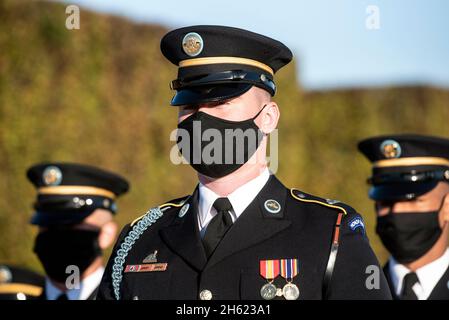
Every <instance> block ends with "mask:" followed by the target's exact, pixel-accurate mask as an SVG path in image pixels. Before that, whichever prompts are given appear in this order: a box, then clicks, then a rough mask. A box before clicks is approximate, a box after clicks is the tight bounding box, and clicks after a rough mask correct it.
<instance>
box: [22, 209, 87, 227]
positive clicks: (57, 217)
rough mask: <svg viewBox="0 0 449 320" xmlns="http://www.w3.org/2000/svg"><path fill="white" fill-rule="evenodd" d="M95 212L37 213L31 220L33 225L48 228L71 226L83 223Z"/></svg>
mask: <svg viewBox="0 0 449 320" xmlns="http://www.w3.org/2000/svg"><path fill="white" fill-rule="evenodd" d="M94 210H95V208H93V210H82V211H80V210H70V211H65V212H42V211H37V212H36V213H35V214H34V215H33V217H32V218H31V221H30V223H31V224H33V225H37V226H41V227H48V226H54V225H70V224H78V223H81V222H82V221H83V220H84V219H85V218H86V217H88V216H89V215H90V214H91V213H92V212H93V211H94Z"/></svg>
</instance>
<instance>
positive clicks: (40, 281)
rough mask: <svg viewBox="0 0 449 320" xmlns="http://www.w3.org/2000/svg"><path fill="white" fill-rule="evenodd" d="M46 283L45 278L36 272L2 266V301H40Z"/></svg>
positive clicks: (0, 271) (0, 274) (0, 270)
mask: <svg viewBox="0 0 449 320" xmlns="http://www.w3.org/2000/svg"><path fill="white" fill-rule="evenodd" d="M44 283H45V278H44V277H43V276H41V275H40V274H38V273H36V272H33V271H30V270H27V269H24V268H19V267H15V266H10V265H4V264H0V300H36V299H39V298H40V296H41V294H42V291H43V287H44Z"/></svg>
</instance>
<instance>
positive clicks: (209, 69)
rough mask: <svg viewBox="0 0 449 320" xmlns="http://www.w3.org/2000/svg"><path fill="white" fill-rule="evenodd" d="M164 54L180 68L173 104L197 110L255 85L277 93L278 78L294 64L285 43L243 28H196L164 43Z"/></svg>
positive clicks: (176, 32) (183, 30) (174, 33)
mask: <svg viewBox="0 0 449 320" xmlns="http://www.w3.org/2000/svg"><path fill="white" fill-rule="evenodd" d="M161 51H162V54H163V55H164V56H165V57H166V58H167V59H168V60H170V61H171V62H172V63H173V64H175V65H177V66H178V67H179V69H178V78H177V79H176V80H174V81H172V83H171V88H172V89H174V90H176V94H175V96H174V97H173V99H172V101H171V105H173V106H179V105H192V104H198V103H204V102H216V101H223V100H227V99H230V98H234V97H237V96H239V95H241V94H243V93H245V92H246V91H248V90H249V89H250V88H251V87H252V86H253V85H255V86H257V87H260V88H262V89H265V90H267V91H268V92H269V93H270V94H271V95H272V96H273V95H274V94H275V92H276V85H275V84H274V79H273V76H274V73H275V72H276V71H277V70H279V69H280V68H282V67H283V66H284V65H286V64H287V63H289V62H290V61H291V60H292V52H291V51H290V49H289V48H287V47H286V46H285V45H284V44H282V43H281V42H279V41H277V40H274V39H271V38H269V37H266V36H263V35H260V34H257V33H254V32H250V31H247V30H243V29H238V28H232V27H225V26H191V27H185V28H180V29H176V30H173V31H171V32H169V33H167V34H166V35H165V36H164V37H163V38H162V40H161Z"/></svg>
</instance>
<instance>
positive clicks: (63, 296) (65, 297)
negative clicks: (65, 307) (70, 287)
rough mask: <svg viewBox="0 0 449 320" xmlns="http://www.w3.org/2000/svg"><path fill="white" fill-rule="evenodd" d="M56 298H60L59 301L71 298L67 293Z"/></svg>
mask: <svg viewBox="0 0 449 320" xmlns="http://www.w3.org/2000/svg"><path fill="white" fill-rule="evenodd" d="M56 300H58V301H66V300H69V298H68V297H67V295H66V294H65V293H61V294H60V295H59V297H57V298H56Z"/></svg>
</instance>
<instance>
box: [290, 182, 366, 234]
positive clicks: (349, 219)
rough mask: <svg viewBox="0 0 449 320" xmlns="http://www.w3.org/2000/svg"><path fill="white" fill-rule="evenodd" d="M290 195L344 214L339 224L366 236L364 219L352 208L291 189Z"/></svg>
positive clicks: (336, 201)
mask: <svg viewBox="0 0 449 320" xmlns="http://www.w3.org/2000/svg"><path fill="white" fill-rule="evenodd" d="M290 195H291V196H292V197H293V198H294V199H296V200H298V201H301V202H308V203H315V204H317V205H320V206H323V207H327V208H329V209H332V210H334V211H335V212H336V213H339V212H341V213H343V216H342V217H341V218H338V224H340V223H341V224H342V228H343V230H350V231H352V232H356V233H361V234H365V222H364V221H363V217H362V216H361V215H360V214H359V213H358V212H357V211H356V210H355V209H354V208H352V207H351V206H349V205H347V204H345V203H343V202H341V201H338V200H332V199H323V198H320V197H317V196H313V195H311V194H307V193H305V192H302V191H300V190H298V189H290Z"/></svg>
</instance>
